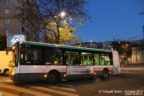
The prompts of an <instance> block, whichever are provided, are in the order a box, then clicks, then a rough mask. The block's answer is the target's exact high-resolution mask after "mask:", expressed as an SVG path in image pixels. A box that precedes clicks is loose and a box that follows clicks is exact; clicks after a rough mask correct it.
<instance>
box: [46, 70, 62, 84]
mask: <svg viewBox="0 0 144 96" xmlns="http://www.w3.org/2000/svg"><path fill="white" fill-rule="evenodd" d="M47 80H48V83H51V84H53V83H57V82H58V81H59V75H58V73H56V72H50V73H49V74H48V77H47Z"/></svg>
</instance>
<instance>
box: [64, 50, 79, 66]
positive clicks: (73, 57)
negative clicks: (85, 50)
mask: <svg viewBox="0 0 144 96" xmlns="http://www.w3.org/2000/svg"><path fill="white" fill-rule="evenodd" d="M65 61H66V65H79V64H80V59H79V53H78V52H72V51H65Z"/></svg>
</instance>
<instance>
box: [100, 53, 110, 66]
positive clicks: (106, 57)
mask: <svg viewBox="0 0 144 96" xmlns="http://www.w3.org/2000/svg"><path fill="white" fill-rule="evenodd" d="M100 65H111V60H110V54H100Z"/></svg>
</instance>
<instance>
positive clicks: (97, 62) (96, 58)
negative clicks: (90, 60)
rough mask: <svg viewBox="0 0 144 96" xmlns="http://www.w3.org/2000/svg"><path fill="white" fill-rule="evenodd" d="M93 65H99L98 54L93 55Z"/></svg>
mask: <svg viewBox="0 0 144 96" xmlns="http://www.w3.org/2000/svg"><path fill="white" fill-rule="evenodd" d="M94 64H95V65H99V53H95V54H94Z"/></svg>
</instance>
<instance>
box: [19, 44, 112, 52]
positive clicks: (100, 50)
mask: <svg viewBox="0 0 144 96" xmlns="http://www.w3.org/2000/svg"><path fill="white" fill-rule="evenodd" d="M23 44H25V45H35V46H46V47H56V48H63V49H73V50H81V51H95V52H109V53H111V52H112V51H110V50H102V49H90V48H82V47H73V46H63V45H56V44H44V43H33V42H20V43H19V45H23Z"/></svg>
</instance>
